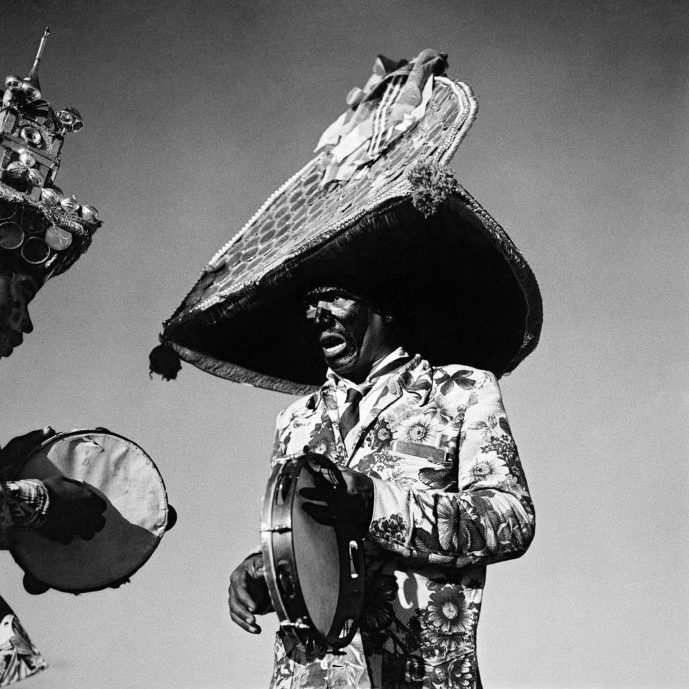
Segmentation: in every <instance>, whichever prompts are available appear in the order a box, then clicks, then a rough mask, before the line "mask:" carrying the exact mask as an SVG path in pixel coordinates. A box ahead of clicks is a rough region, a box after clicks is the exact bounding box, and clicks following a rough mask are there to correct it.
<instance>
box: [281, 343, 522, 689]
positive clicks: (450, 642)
mask: <svg viewBox="0 0 689 689" xmlns="http://www.w3.org/2000/svg"><path fill="white" fill-rule="evenodd" d="M365 401H366V405H364V408H365V409H367V410H368V411H367V412H366V413H364V414H362V417H361V418H360V421H359V424H358V426H357V427H355V428H354V429H353V430H352V431H351V433H350V434H349V435H348V438H347V447H349V448H350V450H349V451H348V450H347V449H346V447H345V444H344V442H343V439H342V438H341V436H340V432H339V426H338V420H339V419H338V411H337V405H336V403H335V401H334V391H333V389H332V386H331V385H330V384H326V385H324V386H323V387H322V388H321V389H320V390H319V391H318V392H316V393H314V394H313V395H310V396H308V397H305V398H302V399H300V400H297V401H296V402H295V403H294V404H292V405H291V406H290V407H288V408H287V409H286V410H284V411H283V412H281V414H280V415H279V416H278V420H277V431H276V441H275V451H274V456H273V459H274V460H276V459H279V458H281V457H285V456H290V455H297V454H300V453H301V452H302V450H303V448H304V447H305V446H309V447H310V448H311V449H312V450H314V451H315V452H320V453H325V454H327V455H328V456H330V458H331V459H333V460H334V461H335V462H337V463H338V464H340V465H342V466H348V467H350V468H352V469H355V470H357V471H360V472H362V473H365V474H367V475H368V476H370V477H371V479H372V480H373V483H374V491H375V498H374V506H373V518H372V520H371V524H370V527H369V532H368V536H367V539H366V543H365V545H366V589H365V606H364V612H363V615H362V618H361V620H360V628H359V631H358V632H357V634H356V635H355V637H354V639H353V641H352V643H351V644H350V645H349V646H347V647H346V648H345V649H343V654H342V655H334V654H333V655H326V656H325V657H324V658H316V659H313V658H306V657H303V656H301V655H300V651H299V650H298V649H292V650H290V651H289V652H287V651H286V650H285V647H284V646H283V644H282V640H281V638H280V635H279V633H278V638H277V640H276V654H275V671H274V675H273V680H272V683H271V686H272V688H273V689H297V688H299V689H311V688H313V689H315V688H319V689H321V688H328V689H331V688H335V687H338V688H341V689H354V688H355V687H372V688H378V687H380V688H382V689H410V688H418V689H441V688H442V689H455V688H457V689H459V688H460V687H461V688H463V689H464V688H468V689H478V688H480V687H481V681H480V677H479V671H478V665H477V661H476V627H477V624H478V619H479V613H480V609H481V598H482V594H483V586H484V581H485V567H486V565H487V564H489V563H492V562H498V561H501V560H506V559H510V558H515V557H519V556H520V555H522V554H523V553H524V552H525V551H526V549H527V548H528V546H529V544H530V542H531V539H532V537H533V531H534V510H533V506H532V503H531V498H530V496H529V492H528V488H527V484H526V480H525V478H524V473H523V470H522V466H521V463H520V460H519V456H518V454H517V448H516V445H515V443H514V440H513V438H512V434H511V431H510V427H509V424H508V422H507V417H506V415H505V411H504V408H503V405H502V400H501V395H500V390H499V387H498V384H497V381H496V379H495V377H494V376H493V375H492V374H491V373H489V372H487V371H481V370H478V369H474V368H471V367H468V366H458V365H448V366H442V367H432V366H430V364H429V363H428V362H426V361H424V360H423V359H421V357H420V356H418V355H417V356H416V357H414V359H413V360H412V361H411V362H410V363H409V364H407V365H406V366H404V367H402V368H401V369H400V370H398V371H396V372H393V373H391V374H389V375H387V376H384V377H382V378H381V379H379V380H378V381H377V382H376V384H375V385H374V386H373V388H372V389H371V390H370V392H369V393H368V394H367V396H366V398H365ZM352 434H354V436H355V440H354V442H353V443H352V442H351V441H350V438H351V436H352Z"/></svg>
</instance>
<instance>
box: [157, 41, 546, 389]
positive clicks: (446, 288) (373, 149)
mask: <svg viewBox="0 0 689 689" xmlns="http://www.w3.org/2000/svg"><path fill="white" fill-rule="evenodd" d="M446 66H447V61H446V56H445V55H443V54H441V53H438V52H436V51H432V50H426V51H423V52H422V53H421V54H419V55H418V56H417V57H416V58H415V59H414V60H412V61H410V62H408V61H406V60H402V61H399V62H394V61H391V60H387V59H384V58H379V59H378V61H377V62H376V64H375V65H374V73H373V75H372V76H371V78H370V79H369V80H368V82H367V83H366V84H365V86H364V87H363V88H361V89H357V90H355V91H353V92H351V93H350V95H349V97H348V99H347V102H348V105H349V106H350V107H349V109H348V110H347V111H346V112H345V113H344V114H343V115H342V116H341V117H340V118H338V119H337V120H336V121H335V122H334V123H333V124H332V125H331V126H330V127H328V128H327V129H326V131H325V132H324V134H323V135H322V137H321V140H320V141H319V144H318V146H317V149H316V150H317V155H316V157H315V158H314V159H313V160H311V162H309V163H307V164H306V165H305V166H304V167H303V168H302V169H301V170H300V171H298V172H297V173H296V174H295V175H294V176H293V177H291V178H290V179H289V180H288V181H287V182H285V184H283V186H282V187H280V188H279V189H278V190H277V191H276V192H275V193H274V194H272V195H271V196H270V197H269V199H268V200H267V201H266V202H265V203H264V204H263V206H261V208H260V209H259V210H258V211H257V212H256V214H255V215H254V216H253V217H252V218H251V219H250V220H249V222H248V223H247V224H246V225H245V226H244V227H243V228H241V229H240V230H239V232H237V233H236V234H235V235H234V237H233V238H232V239H231V240H230V241H229V242H228V243H227V244H226V245H225V246H224V247H223V248H222V249H221V250H220V251H219V252H218V253H217V254H216V255H215V256H214V257H213V258H212V259H211V261H210V263H209V264H208V266H207V267H206V269H205V270H204V272H203V274H202V275H201V277H200V279H199V280H198V282H197V283H196V285H195V286H194V287H193V289H192V290H191V291H190V292H189V294H188V295H187V297H186V298H185V299H184V301H183V302H182V304H181V305H180V306H179V307H178V309H177V310H176V311H175V313H174V314H173V315H172V317H171V318H170V319H169V320H167V321H166V322H165V323H164V324H163V331H162V333H161V341H162V343H163V345H164V346H165V347H168V348H170V349H174V350H175V351H176V352H177V354H178V355H179V356H180V357H181V358H182V359H184V360H186V361H188V362H190V363H192V364H194V365H196V366H198V367H199V368H201V369H203V370H205V371H208V372H210V373H213V374H214V375H218V376H222V377H225V378H228V379H230V380H235V381H240V382H247V383H251V384H253V385H257V386H260V387H266V388H271V389H274V390H281V391H284V392H290V393H302V392H306V391H309V390H312V389H313V388H314V387H315V386H318V385H320V384H321V383H322V381H323V377H324V374H325V363H324V360H323V355H322V352H321V350H320V348H319V347H318V343H317V342H316V339H315V337H314V336H313V333H312V332H311V330H310V329H309V328H308V327H307V326H306V324H305V320H304V314H303V307H302V301H301V300H302V297H303V294H304V292H305V291H306V290H308V289H310V288H312V287H316V286H319V285H339V286H341V287H345V288H347V289H349V290H350V291H352V292H355V293H357V294H359V295H361V296H362V297H364V298H365V299H367V300H368V301H369V302H370V303H372V304H376V305H377V306H379V307H380V310H381V311H383V312H384V313H387V314H390V315H392V316H393V317H394V318H395V322H396V328H397V331H398V333H399V334H400V337H401V339H402V342H403V344H404V345H405V346H406V347H407V349H409V350H411V351H412V352H420V353H421V354H422V355H423V356H425V357H426V358H428V359H429V360H430V361H431V363H433V364H437V365H442V364H447V363H459V364H466V365H470V366H475V367H477V368H483V369H487V370H490V371H492V372H494V373H495V374H496V375H498V376H500V375H503V374H505V373H507V372H509V371H511V370H513V369H514V368H515V367H516V366H517V365H518V364H519V362H521V361H522V360H523V359H524V357H526V356H527V355H528V354H529V353H530V352H531V351H533V349H534V348H535V346H536V344H537V342H538V338H539V335H540V329H541V322H542V306H541V297H540V292H539V289H538V285H537V283H536V279H535V277H534V275H533V273H532V272H531V270H530V268H529V266H528V264H527V263H526V261H525V260H524V258H523V257H522V255H521V253H520V252H519V251H518V249H517V248H516V246H515V245H514V244H513V242H512V241H511V240H510V238H509V237H508V236H507V234H506V232H505V231H504V230H503V228H502V227H501V226H500V225H499V224H498V223H497V222H496V221H495V220H494V219H493V218H492V217H491V216H490V215H489V213H488V212H487V211H486V210H485V209H484V208H483V207H482V206H481V205H480V204H479V203H478V201H476V200H475V199H474V198H473V196H471V195H470V194H469V193H468V192H467V191H466V190H465V189H464V188H463V187H462V186H461V185H460V184H459V183H458V182H457V181H456V180H455V178H454V176H453V173H452V171H451V170H450V169H449V168H448V163H449V161H450V159H451V158H452V155H453V154H454V152H455V150H456V149H457V147H458V145H459V144H460V142H461V141H462V139H463V138H464V136H465V134H466V132H467V130H468V129H469V127H470V126H471V124H472V122H473V120H474V118H475V115H476V110H477V103H476V100H475V98H474V96H473V93H472V91H471V89H470V88H469V87H468V86H467V85H466V84H464V83H462V82H456V81H451V80H450V79H448V78H447V77H446V76H445V68H446Z"/></svg>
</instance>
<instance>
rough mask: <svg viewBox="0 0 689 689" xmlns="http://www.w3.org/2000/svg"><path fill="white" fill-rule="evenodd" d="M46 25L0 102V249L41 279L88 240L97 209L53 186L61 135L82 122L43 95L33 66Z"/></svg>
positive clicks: (61, 266) (70, 260)
mask: <svg viewBox="0 0 689 689" xmlns="http://www.w3.org/2000/svg"><path fill="white" fill-rule="evenodd" d="M49 33H50V31H49V29H47V28H46V29H45V31H44V33H43V36H42V38H41V42H40V45H39V47H38V51H37V53H36V59H35V60H34V63H33V66H32V67H31V70H30V71H29V73H28V75H27V76H26V77H24V78H23V79H21V78H20V77H17V76H14V75H10V76H8V77H7V78H6V79H5V90H4V93H3V95H2V104H1V106H0V251H2V252H3V253H4V254H7V253H12V254H13V255H15V256H16V258H17V259H18V260H19V261H20V262H21V264H22V265H23V266H26V267H29V268H31V269H33V270H35V271H37V272H40V274H41V275H42V278H43V280H47V279H48V278H49V277H52V276H53V275H57V274H59V273H62V272H64V271H65V270H67V268H69V266H70V265H72V263H74V261H76V260H77V258H79V256H80V255H81V254H82V253H83V252H84V251H86V249H87V248H88V246H89V244H90V243H91V236H92V235H93V233H94V232H95V231H96V229H97V228H98V227H99V226H100V225H101V222H100V220H99V219H98V211H97V210H96V209H95V208H94V207H93V206H89V205H86V204H84V205H80V204H79V203H78V202H77V200H76V197H75V196H73V195H72V196H65V195H64V194H63V193H62V190H61V189H60V188H59V187H57V186H55V177H56V176H57V172H58V169H59V167H60V153H61V149H62V143H63V141H64V136H65V134H68V133H71V132H77V131H79V130H80V129H81V128H82V127H83V126H84V122H83V120H82V118H81V115H80V114H79V112H78V111H77V110H76V109H75V108H70V107H68V108H64V109H63V110H59V111H57V112H56V111H55V110H53V108H52V107H51V105H50V103H48V101H46V100H45V99H44V98H43V94H42V91H41V87H40V83H39V80H38V66H39V63H40V61H41V57H42V55H43V50H44V48H45V43H46V39H47V37H48V34H49Z"/></svg>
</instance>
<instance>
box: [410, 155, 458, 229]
mask: <svg viewBox="0 0 689 689" xmlns="http://www.w3.org/2000/svg"><path fill="white" fill-rule="evenodd" d="M407 179H408V180H409V183H410V184H411V187H412V192H411V202H412V204H413V205H414V208H416V210H418V211H419V212H420V213H422V214H423V217H424V218H429V217H430V216H431V215H434V214H435V213H436V211H437V210H438V207H439V206H440V204H441V203H442V202H443V200H444V199H445V198H446V197H447V196H448V195H449V194H451V193H453V192H456V191H457V186H458V185H457V180H456V179H455V176H454V175H453V174H452V170H450V168H449V167H447V166H446V165H439V164H438V163H432V162H420V163H417V164H416V165H414V167H413V168H411V170H409V172H408V173H407Z"/></svg>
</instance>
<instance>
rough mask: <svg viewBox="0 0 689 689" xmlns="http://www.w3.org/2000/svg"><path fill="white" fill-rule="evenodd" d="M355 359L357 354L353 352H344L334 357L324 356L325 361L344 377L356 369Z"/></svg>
mask: <svg viewBox="0 0 689 689" xmlns="http://www.w3.org/2000/svg"><path fill="white" fill-rule="evenodd" d="M357 360H358V356H357V354H356V352H355V353H353V354H344V355H341V356H338V357H335V358H334V359H328V358H327V357H326V359H325V362H326V363H327V364H328V366H329V367H330V368H331V369H332V370H333V371H335V373H337V374H338V375H339V376H344V377H345V378H346V377H347V374H348V373H351V372H352V371H354V370H356V364H357Z"/></svg>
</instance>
